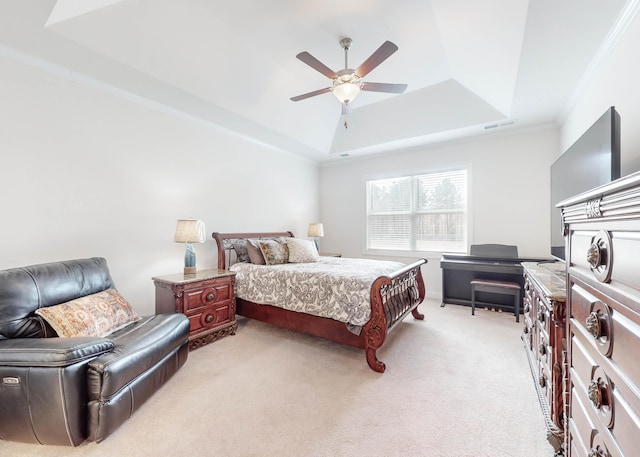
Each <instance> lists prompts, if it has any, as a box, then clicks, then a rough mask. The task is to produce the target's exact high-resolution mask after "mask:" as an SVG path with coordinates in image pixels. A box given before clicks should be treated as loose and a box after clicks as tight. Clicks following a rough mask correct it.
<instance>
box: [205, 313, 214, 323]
mask: <svg viewBox="0 0 640 457" xmlns="http://www.w3.org/2000/svg"><path fill="white" fill-rule="evenodd" d="M213 319H214V316H213V314H207V316H206V317H205V318H204V321H205V322H206V323H207V324H210V323H211V322H213Z"/></svg>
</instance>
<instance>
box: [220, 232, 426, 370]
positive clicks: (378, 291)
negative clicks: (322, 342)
mask: <svg viewBox="0 0 640 457" xmlns="http://www.w3.org/2000/svg"><path fill="white" fill-rule="evenodd" d="M212 236H213V238H214V239H215V240H216V242H217V243H218V268H219V269H221V270H224V269H226V268H227V267H228V266H230V265H231V264H233V263H234V259H233V257H234V255H235V254H234V253H233V252H232V251H233V248H232V244H233V241H235V240H240V239H247V238H263V239H264V238H277V237H283V236H284V237H286V236H291V237H292V236H293V233H291V232H267V233H265V232H255V233H213V235H212ZM425 263H427V260H426V259H419V260H417V261H416V262H414V263H412V264H410V265H406V266H404V267H403V268H401V269H400V270H398V271H396V272H394V273H393V274H390V275H387V276H381V277H379V278H377V279H376V280H375V281H374V282H373V284H372V286H371V318H370V319H369V321H368V322H367V323H366V324H365V325H364V326H363V328H362V331H361V332H360V334H359V335H356V334H354V333H352V332H351V331H349V330H348V329H347V327H346V325H345V324H344V323H342V322H338V321H335V320H332V319H327V318H324V317H318V316H313V315H310V314H306V313H300V312H295V311H289V310H286V309H282V308H278V307H275V306H270V305H263V304H259V303H253V302H250V301H247V300H242V299H237V300H236V313H237V314H239V315H241V316H246V317H249V318H251V319H256V320H260V321H262V322H267V323H270V324H273V325H277V326H279V327H282V328H286V329H289V330H294V331H297V332H302V333H307V334H310V335H314V336H318V337H322V338H326V339H328V340H331V341H335V342H337V343H341V344H348V345H350V346H355V347H359V348H362V349H364V350H365V354H366V359H367V363H368V364H369V367H371V369H372V370H374V371H377V372H379V373H382V372H384V371H385V368H386V366H385V364H384V363H382V362H381V361H379V360H378V358H377V356H376V351H377V350H378V349H379V348H380V347H381V346H382V344H383V343H384V341H385V339H386V337H387V334H388V333H389V332H390V331H391V330H392V329H393V328H394V327H395V326H396V325H397V324H398V323H399V322H401V321H402V320H403V319H404V318H405V317H406V316H407V315H408V314H409V313H411V314H413V317H414V318H416V319H420V320H422V319H424V315H423V314H421V313H420V312H419V311H418V309H417V307H418V305H419V304H420V303H421V302H422V301H423V300H424V297H425V286H424V281H423V279H422V272H421V266H422V265H424V264H425Z"/></svg>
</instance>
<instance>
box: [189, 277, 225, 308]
mask: <svg viewBox="0 0 640 457" xmlns="http://www.w3.org/2000/svg"><path fill="white" fill-rule="evenodd" d="M232 297H233V286H232V284H231V283H230V282H229V281H226V282H225V283H224V284H217V285H212V286H211V287H206V288H204V289H193V290H185V297H184V304H185V312H188V311H192V310H196V309H198V308H202V307H203V306H209V305H211V304H213V303H217V302H221V301H226V300H229V299H231V298H232Z"/></svg>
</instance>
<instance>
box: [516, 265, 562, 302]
mask: <svg viewBox="0 0 640 457" xmlns="http://www.w3.org/2000/svg"><path fill="white" fill-rule="evenodd" d="M522 268H523V269H524V271H525V272H526V273H528V274H529V276H530V277H531V279H533V280H534V281H535V282H536V283H537V284H538V286H540V289H542V291H543V292H544V294H545V295H546V296H547V297H549V298H550V299H552V300H555V301H561V302H564V301H566V299H567V279H566V270H565V268H566V264H565V263H564V262H523V263H522Z"/></svg>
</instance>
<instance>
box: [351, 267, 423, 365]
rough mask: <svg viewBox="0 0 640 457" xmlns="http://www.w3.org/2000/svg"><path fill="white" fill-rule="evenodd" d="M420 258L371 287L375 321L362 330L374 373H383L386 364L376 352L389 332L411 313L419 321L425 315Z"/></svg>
mask: <svg viewBox="0 0 640 457" xmlns="http://www.w3.org/2000/svg"><path fill="white" fill-rule="evenodd" d="M425 263H427V260H426V259H420V260H418V261H416V262H414V263H412V264H410V265H407V266H406V267H404V268H403V269H401V270H398V271H396V272H395V273H394V274H392V275H389V276H381V277H379V278H377V279H376V280H375V281H374V282H373V284H372V286H371V318H370V319H369V322H367V324H365V326H364V327H363V329H362V336H363V339H364V343H365V348H364V349H365V351H366V355H367V363H368V364H369V366H370V367H371V369H372V370H374V371H378V372H380V373H383V372H384V370H385V364H384V363H382V362H380V361H379V360H378V358H377V357H376V351H377V350H378V348H379V347H380V346H382V344H383V343H384V340H385V339H386V337H387V333H389V332H390V331H391V330H392V329H393V328H394V327H395V326H396V324H398V323H399V322H401V321H402V320H403V319H404V318H405V317H406V316H407V315H408V314H409V313H412V314H413V317H414V318H416V319H419V320H422V319H424V314H422V313H420V312H419V311H418V305H419V304H420V303H422V300H424V296H425V287H424V281H423V279H422V271H421V269H420V266H421V265H423V264H425Z"/></svg>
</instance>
